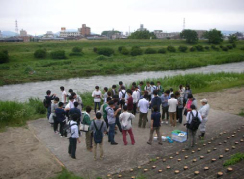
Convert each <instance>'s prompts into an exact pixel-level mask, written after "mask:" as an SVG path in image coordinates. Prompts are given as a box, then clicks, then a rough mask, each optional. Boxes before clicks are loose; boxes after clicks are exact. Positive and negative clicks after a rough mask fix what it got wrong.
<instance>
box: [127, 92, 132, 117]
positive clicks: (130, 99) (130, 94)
mask: <svg viewBox="0 0 244 179" xmlns="http://www.w3.org/2000/svg"><path fill="white" fill-rule="evenodd" d="M126 94H127V95H128V98H127V100H126V105H127V110H128V112H130V113H132V111H133V98H132V91H131V90H129V89H128V90H127V93H126Z"/></svg>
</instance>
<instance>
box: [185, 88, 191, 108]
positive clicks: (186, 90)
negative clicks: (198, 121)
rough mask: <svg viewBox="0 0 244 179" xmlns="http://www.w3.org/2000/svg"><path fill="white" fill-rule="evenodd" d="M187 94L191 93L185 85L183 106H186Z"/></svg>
mask: <svg viewBox="0 0 244 179" xmlns="http://www.w3.org/2000/svg"><path fill="white" fill-rule="evenodd" d="M189 94H192V91H191V88H190V85H186V87H185V90H184V104H186V101H187V100H188V95H189Z"/></svg>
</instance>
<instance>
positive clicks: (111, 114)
mask: <svg viewBox="0 0 244 179" xmlns="http://www.w3.org/2000/svg"><path fill="white" fill-rule="evenodd" d="M108 105H109V106H108V107H107V108H106V111H107V118H108V126H109V132H108V142H110V143H111V145H117V144H118V143H117V142H115V141H114V134H115V122H116V115H117V113H118V112H119V111H120V110H121V108H118V109H117V110H116V111H114V108H115V106H114V101H113V100H111V101H109V103H108Z"/></svg>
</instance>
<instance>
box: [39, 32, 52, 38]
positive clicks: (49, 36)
mask: <svg viewBox="0 0 244 179" xmlns="http://www.w3.org/2000/svg"><path fill="white" fill-rule="evenodd" d="M42 38H54V34H53V32H52V31H47V33H46V34H44V35H43V37H42Z"/></svg>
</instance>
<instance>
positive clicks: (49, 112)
mask: <svg viewBox="0 0 244 179" xmlns="http://www.w3.org/2000/svg"><path fill="white" fill-rule="evenodd" d="M50 115H51V105H50V106H48V108H47V119H49V116H50Z"/></svg>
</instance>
